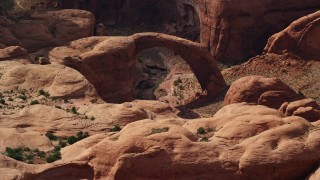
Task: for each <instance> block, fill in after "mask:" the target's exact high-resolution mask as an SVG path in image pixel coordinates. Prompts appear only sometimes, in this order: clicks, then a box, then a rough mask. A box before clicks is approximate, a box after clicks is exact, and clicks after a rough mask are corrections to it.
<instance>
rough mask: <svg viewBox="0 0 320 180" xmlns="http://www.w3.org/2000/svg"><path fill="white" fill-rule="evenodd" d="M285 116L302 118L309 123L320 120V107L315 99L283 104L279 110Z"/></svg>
mask: <svg viewBox="0 0 320 180" xmlns="http://www.w3.org/2000/svg"><path fill="white" fill-rule="evenodd" d="M279 110H280V111H281V112H282V113H283V114H284V115H285V116H300V117H303V118H305V119H306V120H308V121H311V122H313V121H318V120H319V119H320V106H319V105H318V104H317V103H316V102H315V100H313V99H303V100H299V101H294V102H291V103H288V102H286V103H283V104H282V105H281V107H280V109H279Z"/></svg>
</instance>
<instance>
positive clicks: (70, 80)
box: [0, 61, 98, 98]
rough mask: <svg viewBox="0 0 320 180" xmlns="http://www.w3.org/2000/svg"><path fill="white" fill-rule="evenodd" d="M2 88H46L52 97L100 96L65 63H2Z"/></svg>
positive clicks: (0, 66)
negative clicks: (43, 64) (64, 64)
mask: <svg viewBox="0 0 320 180" xmlns="http://www.w3.org/2000/svg"><path fill="white" fill-rule="evenodd" d="M0 74H1V76H0V89H1V90H2V91H11V90H16V89H20V90H23V89H27V90H30V89H31V90H33V91H38V90H45V91H49V92H50V95H51V96H52V97H61V98H80V97H82V98H84V97H91V98H98V95H97V93H96V91H95V89H94V87H93V86H92V85H91V84H90V83H89V82H88V81H87V80H86V79H85V78H84V77H83V76H82V75H81V74H80V73H79V72H77V71H76V70H74V69H71V68H68V67H65V66H63V65H45V66H40V65H33V64H28V65H23V64H21V63H18V62H13V61H3V62H1V64H0Z"/></svg>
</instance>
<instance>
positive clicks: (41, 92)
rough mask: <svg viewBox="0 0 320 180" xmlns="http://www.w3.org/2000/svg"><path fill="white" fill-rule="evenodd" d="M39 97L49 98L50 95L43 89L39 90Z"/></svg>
mask: <svg viewBox="0 0 320 180" xmlns="http://www.w3.org/2000/svg"><path fill="white" fill-rule="evenodd" d="M39 95H42V96H45V97H49V96H50V94H49V92H47V91H44V90H43V89H41V90H39Z"/></svg>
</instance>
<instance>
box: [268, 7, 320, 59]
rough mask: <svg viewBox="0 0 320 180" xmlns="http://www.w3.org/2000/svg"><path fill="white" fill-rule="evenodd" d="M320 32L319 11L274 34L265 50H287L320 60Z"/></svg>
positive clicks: (272, 51)
mask: <svg viewBox="0 0 320 180" xmlns="http://www.w3.org/2000/svg"><path fill="white" fill-rule="evenodd" d="M319 32H320V11H317V12H316V13H313V14H310V15H308V16H305V17H303V18H300V19H299V20H297V21H295V22H293V23H292V24H291V25H290V26H289V27H287V28H286V29H285V30H283V31H281V32H279V33H277V34H275V35H273V36H272V37H271V38H270V39H269V41H268V44H267V46H266V47H265V52H266V53H276V54H282V53H283V52H284V51H286V52H289V53H292V54H295V55H298V56H300V57H302V58H304V59H317V60H320V43H319V41H318V40H319V39H320V33H319Z"/></svg>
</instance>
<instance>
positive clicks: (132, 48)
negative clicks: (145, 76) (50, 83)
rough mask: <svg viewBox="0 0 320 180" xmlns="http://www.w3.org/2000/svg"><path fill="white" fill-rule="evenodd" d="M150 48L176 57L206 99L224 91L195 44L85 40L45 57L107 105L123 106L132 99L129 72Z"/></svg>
mask: <svg viewBox="0 0 320 180" xmlns="http://www.w3.org/2000/svg"><path fill="white" fill-rule="evenodd" d="M152 47H165V48H168V49H171V50H173V51H174V52H175V53H177V54H179V55H180V56H181V57H182V58H183V59H184V60H185V61H186V62H187V63H188V64H189V65H190V67H191V69H192V71H193V72H194V74H195V75H196V77H197V79H198V81H199V83H200V85H201V87H202V89H206V90H207V92H208V94H209V95H210V96H212V97H214V96H216V95H217V94H218V93H219V92H220V91H221V90H223V89H224V88H225V82H224V80H223V77H222V75H221V73H220V70H219V68H218V67H217V64H216V61H215V60H214V59H213V58H212V56H211V55H210V54H209V52H207V51H206V50H205V49H203V48H202V47H201V46H200V45H199V44H198V43H194V42H191V41H188V40H185V39H181V38H177V37H174V36H169V35H165V34H159V33H140V34H135V35H133V36H129V37H92V38H86V39H81V40H78V41H74V42H71V43H70V44H69V45H68V46H65V47H58V48H55V49H53V50H52V51H51V52H50V53H49V57H50V61H51V62H52V63H59V64H64V65H66V66H70V67H72V68H75V69H77V70H78V71H80V72H81V73H82V74H83V75H84V76H85V77H86V78H87V79H88V80H89V81H90V82H91V83H92V84H93V85H94V86H95V88H96V90H97V92H98V93H99V95H100V96H101V97H102V98H103V99H104V100H106V101H107V102H123V101H127V100H130V99H132V94H133V92H132V91H133V75H132V72H133V69H134V64H135V61H136V57H137V55H138V54H139V53H140V52H141V51H143V50H145V49H148V48H152Z"/></svg>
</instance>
